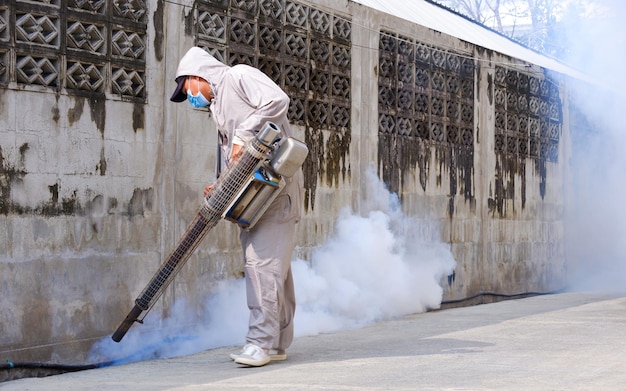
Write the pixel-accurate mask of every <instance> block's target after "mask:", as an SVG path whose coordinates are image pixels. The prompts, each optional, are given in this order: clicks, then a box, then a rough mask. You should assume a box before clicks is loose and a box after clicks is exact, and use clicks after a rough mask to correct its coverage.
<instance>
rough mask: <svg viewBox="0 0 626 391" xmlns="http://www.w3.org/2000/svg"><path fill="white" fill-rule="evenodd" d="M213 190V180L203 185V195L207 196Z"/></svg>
mask: <svg viewBox="0 0 626 391" xmlns="http://www.w3.org/2000/svg"><path fill="white" fill-rule="evenodd" d="M214 191H215V182H213V183H210V184H208V185H206V186H205V187H204V196H205V197H206V196H208V195H209V194H211V195H213V192H214Z"/></svg>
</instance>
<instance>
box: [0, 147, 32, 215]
mask: <svg viewBox="0 0 626 391" xmlns="http://www.w3.org/2000/svg"><path fill="white" fill-rule="evenodd" d="M28 149H29V147H28V144H27V143H25V144H22V146H21V147H20V148H19V153H20V157H19V164H17V165H15V164H12V163H11V162H9V161H8V159H7V158H6V157H5V154H4V153H3V150H2V147H1V146H0V214H3V215H7V214H9V213H23V208H22V207H20V206H19V205H16V204H14V203H13V201H12V200H11V187H12V186H13V184H14V183H15V182H19V181H22V180H23V179H24V177H25V176H26V174H27V172H26V170H25V169H24V168H23V166H24V159H25V157H24V155H25V154H26V152H27V151H28ZM20 166H21V167H20Z"/></svg>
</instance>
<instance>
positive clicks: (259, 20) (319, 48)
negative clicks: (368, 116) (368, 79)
mask: <svg viewBox="0 0 626 391" xmlns="http://www.w3.org/2000/svg"><path fill="white" fill-rule="evenodd" d="M196 8H197V11H196V12H197V13H196V15H195V20H196V22H197V23H195V26H196V29H197V30H196V43H197V45H198V46H201V47H204V48H205V49H207V50H208V51H209V52H210V53H211V54H213V55H214V56H215V57H216V58H218V59H219V60H221V61H223V62H225V63H227V64H230V65H235V64H241V63H243V64H248V65H251V66H254V67H258V68H259V69H260V70H261V71H263V72H264V73H265V74H267V75H268V76H269V77H270V78H272V80H274V81H275V82H276V83H277V84H278V85H280V86H281V87H282V88H283V89H284V90H285V91H286V92H287V93H288V94H289V95H290V97H291V106H290V109H289V119H290V121H292V122H293V123H296V124H300V125H308V126H311V127H314V128H318V129H319V128H321V129H335V130H345V131H347V130H348V129H349V128H350V105H351V102H350V62H351V58H350V57H351V49H350V34H351V22H350V21H349V20H347V19H346V18H343V17H340V16H337V15H333V14H331V13H328V12H325V11H323V10H320V9H317V8H315V7H312V6H308V5H303V4H300V3H297V2H293V1H285V0H262V1H256V0H254V1H250V0H232V1H228V0H221V1H198V2H196Z"/></svg>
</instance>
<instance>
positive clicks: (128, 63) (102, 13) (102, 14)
mask: <svg viewBox="0 0 626 391" xmlns="http://www.w3.org/2000/svg"><path fill="white" fill-rule="evenodd" d="M5 4H6V3H5ZM13 4H14V5H0V83H1V84H2V85H8V84H9V83H17V84H23V85H39V86H43V87H46V88H50V89H51V90H55V91H59V90H66V91H67V92H69V93H81V92H88V93H110V94H112V95H117V96H119V97H121V98H130V99H131V100H135V101H143V100H145V98H146V85H145V68H146V59H145V54H146V53H145V52H146V29H147V23H148V7H147V2H146V1H144V0H118V1H106V0H91V1H84V0H40V1H28V2H26V1H17V2H15V3H13ZM12 20H14V21H15V23H10V21H12Z"/></svg>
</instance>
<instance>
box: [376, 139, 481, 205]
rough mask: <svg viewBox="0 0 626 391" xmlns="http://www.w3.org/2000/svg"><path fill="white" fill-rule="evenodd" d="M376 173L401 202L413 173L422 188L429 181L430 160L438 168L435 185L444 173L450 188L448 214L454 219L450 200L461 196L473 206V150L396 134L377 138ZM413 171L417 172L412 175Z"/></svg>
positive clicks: (467, 147) (452, 203) (452, 202)
mask: <svg viewBox="0 0 626 391" xmlns="http://www.w3.org/2000/svg"><path fill="white" fill-rule="evenodd" d="M378 137H379V138H378V172H379V176H380V177H381V178H382V180H383V181H384V182H385V184H386V185H387V187H388V189H389V190H390V191H391V192H394V193H397V194H398V195H399V196H400V198H402V193H403V191H404V189H405V188H406V183H405V182H406V179H407V177H408V175H412V173H415V175H416V176H417V179H418V181H419V183H420V185H421V187H422V190H424V191H425V190H426V186H427V184H428V182H429V178H430V170H431V167H430V164H431V157H432V154H434V157H435V161H436V163H437V165H438V173H437V175H436V176H435V183H436V185H437V186H441V185H442V183H443V178H442V175H443V174H444V173H446V172H447V173H448V183H449V186H450V189H449V192H448V195H449V204H448V214H449V216H450V217H452V216H453V215H454V199H455V197H456V196H457V195H462V196H463V197H464V199H465V201H469V202H471V203H472V205H473V204H474V202H475V200H474V150H473V147H471V146H464V145H443V144H441V145H440V144H434V143H432V144H431V143H428V142H426V141H424V140H422V139H419V138H415V137H406V136H399V135H397V134H379V135H378ZM416 169H417V172H416Z"/></svg>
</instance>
